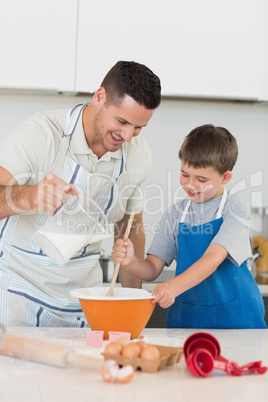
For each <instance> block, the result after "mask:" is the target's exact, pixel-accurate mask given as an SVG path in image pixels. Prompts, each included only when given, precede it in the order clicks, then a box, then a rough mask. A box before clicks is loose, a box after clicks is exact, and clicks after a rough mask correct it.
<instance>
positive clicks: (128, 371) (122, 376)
mask: <svg viewBox="0 0 268 402" xmlns="http://www.w3.org/2000/svg"><path fill="white" fill-rule="evenodd" d="M134 371H135V370H134V367H132V366H131V365H129V364H128V365H127V366H125V367H122V368H120V369H119V370H118V372H117V375H116V380H117V381H119V382H122V383H126V382H130V381H131V380H132V378H133V376H134Z"/></svg>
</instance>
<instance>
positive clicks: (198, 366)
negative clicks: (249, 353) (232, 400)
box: [183, 332, 267, 377]
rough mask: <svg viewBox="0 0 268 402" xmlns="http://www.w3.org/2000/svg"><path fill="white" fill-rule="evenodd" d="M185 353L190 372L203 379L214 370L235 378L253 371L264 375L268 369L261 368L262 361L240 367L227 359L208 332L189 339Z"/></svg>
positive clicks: (199, 333) (196, 334) (184, 348)
mask: <svg viewBox="0 0 268 402" xmlns="http://www.w3.org/2000/svg"><path fill="white" fill-rule="evenodd" d="M183 352H184V357H185V360H186V365H187V368H188V370H189V371H190V372H191V373H192V374H194V375H198V376H201V377H207V376H208V375H209V374H210V373H211V372H212V371H213V369H218V370H223V371H226V372H227V373H228V374H229V375H233V376H239V375H242V374H243V373H246V372H252V371H257V372H258V373H259V374H264V373H265V372H266V371H267V367H262V366H261V361H258V362H252V363H248V364H245V365H244V366H239V365H238V364H237V363H236V362H233V361H229V360H227V359H225V358H224V357H222V356H221V355H220V352H221V349H220V344H219V342H218V340H217V339H216V338H215V337H214V336H212V335H211V334H208V333H206V332H197V333H195V334H193V335H191V336H190V337H189V338H187V340H186V341H185V343H184V347H183Z"/></svg>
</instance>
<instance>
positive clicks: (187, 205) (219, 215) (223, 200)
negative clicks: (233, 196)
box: [180, 188, 227, 223]
mask: <svg viewBox="0 0 268 402" xmlns="http://www.w3.org/2000/svg"><path fill="white" fill-rule="evenodd" d="M226 200H227V191H226V188H224V191H223V194H222V198H221V202H220V205H219V208H218V211H217V215H216V219H219V218H221V216H222V210H223V208H224V205H225V203H226ZM190 205H191V201H190V200H188V202H187V204H186V207H185V208H184V211H183V213H182V216H181V220H180V223H183V222H184V221H185V218H186V215H187V213H188V210H189V208H190Z"/></svg>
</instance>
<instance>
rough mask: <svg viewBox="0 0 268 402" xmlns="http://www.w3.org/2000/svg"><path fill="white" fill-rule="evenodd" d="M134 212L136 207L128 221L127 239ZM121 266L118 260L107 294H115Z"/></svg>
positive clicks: (125, 237)
mask: <svg viewBox="0 0 268 402" xmlns="http://www.w3.org/2000/svg"><path fill="white" fill-rule="evenodd" d="M134 212H135V209H132V211H131V214H130V217H129V220H128V223H127V228H126V231H125V235H124V239H127V238H128V236H129V232H130V229H131V226H132V222H133V218H134ZM119 268H120V262H118V263H117V264H116V265H115V269H114V273H113V277H112V281H111V285H110V289H109V290H108V292H107V294H106V296H113V295H114V285H115V282H116V279H117V276H118V272H119Z"/></svg>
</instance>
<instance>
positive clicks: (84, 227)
mask: <svg viewBox="0 0 268 402" xmlns="http://www.w3.org/2000/svg"><path fill="white" fill-rule="evenodd" d="M112 236H113V234H112V233H111V229H110V226H109V224H108V221H107V218H106V215H105V213H104V211H103V210H102V209H101V208H100V207H99V205H98V204H97V203H96V202H95V201H94V200H92V199H86V198H85V196H84V195H83V194H80V195H78V196H73V195H68V196H67V199H66V202H64V203H63V204H62V205H61V207H59V208H58V209H57V210H56V211H55V213H54V214H53V215H52V216H49V217H48V218H47V220H46V221H45V223H44V225H43V226H42V227H41V228H40V229H38V230H37V231H36V233H35V239H36V241H37V242H38V244H39V246H40V248H41V249H42V250H43V252H44V253H45V254H46V255H47V256H48V257H50V258H51V259H52V260H53V261H54V262H56V264H58V265H64V264H65V263H66V262H67V261H69V260H70V258H72V257H73V256H74V255H75V254H76V253H77V252H78V251H79V250H81V249H82V248H83V247H85V246H86V245H88V244H91V243H95V242H98V241H101V240H103V239H106V238H108V237H112Z"/></svg>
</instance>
